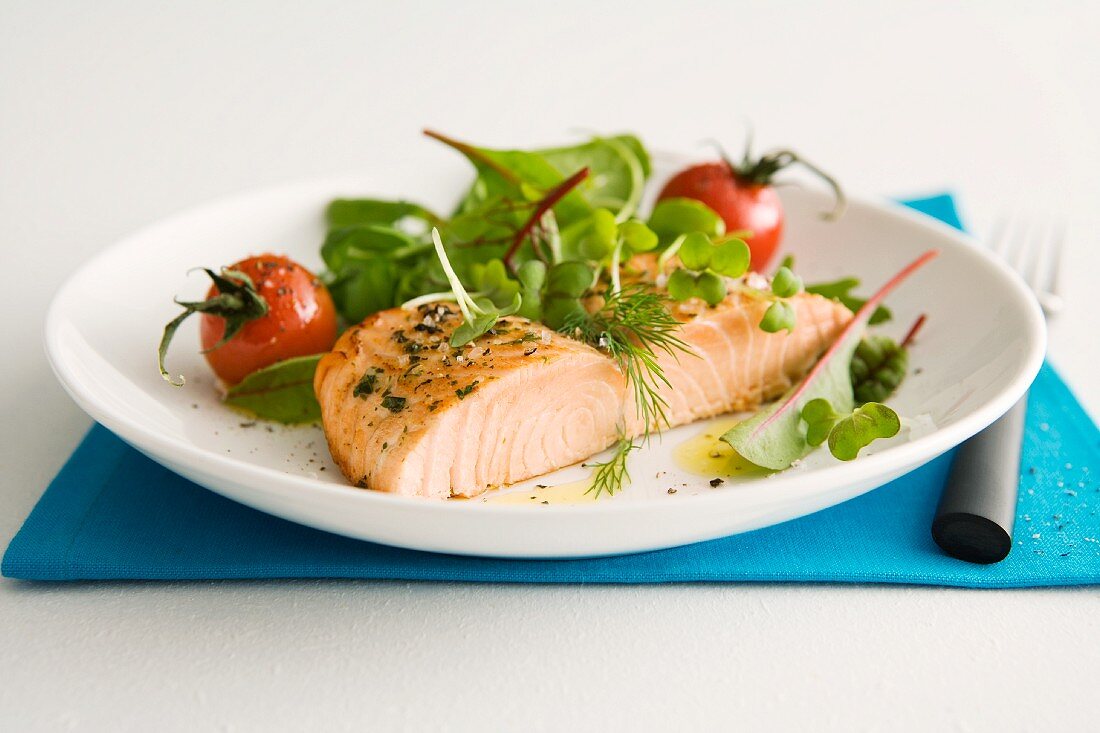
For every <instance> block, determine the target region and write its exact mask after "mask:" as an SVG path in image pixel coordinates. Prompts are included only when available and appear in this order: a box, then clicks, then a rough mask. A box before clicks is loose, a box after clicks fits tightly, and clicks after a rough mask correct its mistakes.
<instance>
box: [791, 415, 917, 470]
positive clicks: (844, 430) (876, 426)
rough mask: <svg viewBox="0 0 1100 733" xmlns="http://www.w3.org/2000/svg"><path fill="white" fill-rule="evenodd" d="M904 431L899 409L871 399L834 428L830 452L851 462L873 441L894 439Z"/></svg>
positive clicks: (830, 439) (831, 435) (830, 434)
mask: <svg viewBox="0 0 1100 733" xmlns="http://www.w3.org/2000/svg"><path fill="white" fill-rule="evenodd" d="M807 406H808V405H807ZM900 430H901V420H900V419H898V414H897V413H896V412H894V411H893V410H891V409H890V408H889V407H887V406H886V405H882V404H879V403H878V402H868V403H867V404H865V405H863V406H862V407H857V408H856V409H855V411H854V412H853V413H852V414H851V415H849V416H848V417H845V418H842V419H841V420H840V421H839V422H838V423H837V424H836V427H834V428H833V429H832V432H830V433H829V451H830V452H831V453H832V454H833V455H834V456H836V457H837V458H839V459H840V460H842V461H851V460H854V459H855V458H856V456H858V455H859V452H860V450H862V449H863V448H865V447H866V446H868V445H870V444H871V442H873V441H875V440H877V439H879V438H892V437H894V436H895V435H897V434H898V431H900Z"/></svg>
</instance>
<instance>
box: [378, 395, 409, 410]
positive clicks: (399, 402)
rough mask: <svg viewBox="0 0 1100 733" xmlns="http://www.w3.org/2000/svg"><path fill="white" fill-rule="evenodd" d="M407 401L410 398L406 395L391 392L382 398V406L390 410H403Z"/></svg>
mask: <svg viewBox="0 0 1100 733" xmlns="http://www.w3.org/2000/svg"><path fill="white" fill-rule="evenodd" d="M406 402H408V400H407V399H405V398H404V397H398V396H397V395H392V394H390V395H386V396H385V397H383V398H382V407H385V408H386V409H387V410H389V411H390V412H401V411H402V410H404V409H405V403H406Z"/></svg>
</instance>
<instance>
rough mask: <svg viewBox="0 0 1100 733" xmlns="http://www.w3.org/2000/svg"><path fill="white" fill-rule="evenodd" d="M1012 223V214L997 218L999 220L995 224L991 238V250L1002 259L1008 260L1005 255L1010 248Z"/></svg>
mask: <svg viewBox="0 0 1100 733" xmlns="http://www.w3.org/2000/svg"><path fill="white" fill-rule="evenodd" d="M1011 221H1012V215H1011V214H1009V215H1008V216H999V217H997V220H996V221H995V222H993V230H992V233H991V234H990V236H989V248H990V249H991V250H993V252H994V254H996V255H997V256H998V257H1000V258H1001V259H1007V258H1006V257H1005V253H1006V252H1007V247H1008V232H1009V230H1010V226H1009V225H1010V223H1011Z"/></svg>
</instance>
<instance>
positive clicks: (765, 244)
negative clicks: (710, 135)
mask: <svg viewBox="0 0 1100 733" xmlns="http://www.w3.org/2000/svg"><path fill="white" fill-rule="evenodd" d="M796 163H797V164H799V165H802V166H804V167H805V168H807V169H809V170H810V171H812V172H813V173H814V174H816V175H817V176H819V177H820V178H822V179H823V180H824V181H825V182H826V183H828V184H829V186H830V187H831V188H832V189H833V193H834V195H835V196H836V207H835V208H834V210H833V211H831V212H829V213H827V214H825V215H824V216H825V217H826V218H829V219H832V218H836V217H837V216H839V215H840V213H841V212H842V211H843V209H844V193H843V192H842V191H841V190H840V186H839V185H837V182H836V181H835V180H834V179H833V178H832V177H831V176H829V175H828V174H827V173H825V172H824V171H822V170H821V169H820V168H818V167H816V166H814V165H813V164H811V163H809V162H807V161H806V160H805V159H804V158H802V157H800V156H798V155H797V154H795V153H793V152H791V151H790V150H776V151H773V152H769V153H766V154H764V155H762V156H761V157H760V158H758V159H755V160H754V159H753V158H752V157H751V155H750V154H749V153H748V152H746V153H745V156H744V159H743V160H742V162H741V164H740V165H736V164H734V163H732V162H730V160H729V159H728V158H726V159H724V160H721V161H715V162H712V163H700V164H699V165H693V166H691V167H689V168H686V169H684V170H682V171H680V172H679V173H677V174H676V175H675V176H673V177H672V178H671V179H670V180H669V182H668V183H666V184H665V187H664V188H663V189H662V190H661V193H660V195H659V196H658V197H657V199H658V200H661V199H667V198H674V197H683V198H690V199H695V200H696V201H700V202H702V203H704V204H706V205H707V206H709V207H710V208H712V209H714V211H715V213H717V214H718V215H719V216H720V217H722V219H723V221H725V223H726V231H727V232H729V233H734V232H747V233H749V234H748V235H747V236H746V238H745V241H746V242H747V243H748V245H749V250H750V251H751V253H752V259H751V260H750V263H749V268H750V269H751V270H754V271H756V272H762V271H763V270H764V268H766V267H767V266H768V263H769V262H770V261H771V260H772V258H773V257H774V255H775V252H776V250H777V249H779V243H780V240H781V239H782V238H783V202H781V201H780V200H779V195H778V194H777V193H776V192H775V189H774V188H773V187H772V185H771V184H772V177H773V176H774V175H775V174H776V173H777V172H779V171H780V170H782V169H784V168H786V167H787V166H790V165H793V164H796Z"/></svg>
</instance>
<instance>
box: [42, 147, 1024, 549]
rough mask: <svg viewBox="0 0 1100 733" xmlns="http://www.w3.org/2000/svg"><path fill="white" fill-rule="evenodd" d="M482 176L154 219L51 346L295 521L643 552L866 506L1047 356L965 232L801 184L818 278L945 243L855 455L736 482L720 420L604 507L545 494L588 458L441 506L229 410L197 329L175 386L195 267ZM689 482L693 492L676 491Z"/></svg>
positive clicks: (461, 545) (87, 273)
mask: <svg viewBox="0 0 1100 733" xmlns="http://www.w3.org/2000/svg"><path fill="white" fill-rule="evenodd" d="M464 182H465V181H463V180H455V179H447V180H443V179H440V178H433V177H432V176H425V175H419V174H418V172H417V171H410V170H405V169H401V168H393V169H386V170H378V171H375V174H374V175H372V176H370V177H364V178H345V179H337V180H325V181H318V182H309V183H303V184H298V185H291V186H285V187H281V188H276V189H271V190H266V191H261V192H258V193H249V194H244V195H240V196H235V197H232V198H228V199H224V200H221V201H217V202H215V203H212V204H208V205H206V206H202V207H200V208H197V209H194V210H192V211H189V212H186V213H183V214H180V215H177V216H174V217H172V218H170V219H167V220H165V221H163V222H161V223H158V224H156V225H153V226H151V227H149V228H147V229H145V230H143V231H141V232H139V233H137V234H135V235H133V236H131V237H129V238H127V239H125V240H123V241H121V242H119V243H118V244H116V245H114V246H113V247H111V248H109V249H107V250H106V251H104V252H103V253H102V254H100V255H99V256H97V257H96V258H95V259H93V260H92V261H91V262H89V263H87V264H86V265H84V266H83V267H82V268H81V269H80V270H79V271H78V272H77V273H76V274H75V275H74V276H73V277H72V278H71V279H69V281H68V282H67V283H66V284H65V285H64V286H63V287H62V289H61V291H60V292H59V293H58V294H57V296H56V297H55V299H54V301H53V304H52V306H51V308H50V312H49V316H48V319H47V325H46V348H47V352H48V355H49V358H50V362H51V364H52V366H53V369H54V371H55V372H56V373H57V375H58V378H59V379H60V380H61V383H62V384H63V385H64V386H65V388H66V389H67V390H68V392H69V394H71V395H72V397H73V399H74V400H76V402H77V403H78V404H79V405H80V406H81V407H82V408H83V409H84V410H85V411H87V412H88V414H89V415H91V416H92V417H93V418H95V419H96V420H97V421H99V422H100V423H102V424H103V425H105V426H106V427H107V428H109V429H110V430H112V431H114V432H115V433H116V434H118V435H119V436H120V437H122V438H123V439H124V440H126V441H127V442H128V443H130V444H131V445H133V446H134V447H136V448H137V449H139V450H141V451H142V452H143V453H145V454H146V455H148V456H149V457H151V458H153V459H154V460H156V461H158V462H160V463H162V464H163V465H165V466H167V467H168V468H170V469H172V470H173V471H176V472H178V473H180V474H182V475H183V476H185V477H187V478H189V479H191V480H192V481H195V482H197V483H199V484H201V485H202V486H205V487H207V488H209V489H211V490H213V491H216V492H218V493H220V494H222V495H224V496H227V497H229V498H231V499H235V500H236V501H239V502H241V503H243V504H247V505H248V506H251V507H254V508H256V509H259V510H261V511H265V512H269V513H271V514H274V515H276V516H279V517H283V518H285V519H289V520H291V521H294V522H300V523H302V524H306V525H310V526H313V527H318V528H320V529H324V530H328V531H331V532H336V533H339V534H342V535H347V536H349V537H356V538H361V539H364V540H370V541H373V542H381V543H385V544H389V545H396V546H400V547H408V548H415V549H419V550H431V551H436V552H449V553H457V554H466V555H485V556H497V557H529V558H549V557H583V556H593V555H608V554H616V553H628V552H639V551H644V550H654V549H659V548H665V547H671V546H675V545H682V544H686V543H690V542H697V541H700V540H707V539H712V538H715V537H721V536H724V535H729V534H734V533H737V532H745V531H748V530H753V529H757V528H760V527H764V526H767V525H771V524H776V523H778V522H782V521H785V520H788V519H792V518H795V517H799V516H802V515H805V514H809V513H811V512H815V511H818V510H820V509H824V508H826V507H829V506H832V505H834V504H838V503H840V502H842V501H846V500H848V499H851V498H853V497H855V496H858V495H859V494H862V493H864V492H865V491H868V490H869V489H872V488H875V487H877V486H881V485H882V484H884V483H886V482H888V481H890V480H891V479H893V478H895V477H897V476H899V475H901V474H903V473H905V472H907V471H910V470H912V469H914V468H916V467H917V466H920V465H921V464H923V463H926V462H927V461H929V460H931V459H932V458H934V457H935V456H937V455H939V454H941V453H943V452H944V451H946V450H948V449H949V448H951V447H952V446H954V445H957V444H958V443H960V442H962V441H963V440H965V439H966V438H968V437H969V436H971V435H973V434H974V433H976V432H978V431H979V430H981V429H982V428H984V427H985V426H986V425H988V424H989V423H991V422H992V421H993V420H995V419H996V418H997V417H999V416H1000V415H1002V414H1003V413H1004V412H1006V411H1007V410H1008V408H1009V407H1010V406H1012V405H1013V404H1014V403H1015V402H1016V400H1018V399H1019V398H1020V397H1021V396H1022V395H1023V394H1024V392H1025V390H1026V389H1027V387H1028V385H1029V384H1030V383H1031V381H1032V380H1033V379H1034V377H1035V374H1036V373H1037V371H1038V369H1039V366H1040V364H1041V362H1042V358H1043V352H1044V344H1045V331H1044V324H1043V319H1042V315H1041V313H1040V311H1039V309H1038V306H1037V304H1036V303H1035V300H1034V298H1033V297H1032V296H1031V294H1030V292H1029V291H1028V290H1027V288H1026V287H1025V285H1024V284H1023V283H1022V282H1021V281H1020V279H1019V278H1018V277H1016V276H1015V275H1014V274H1013V273H1012V272H1011V271H1010V270H1009V269H1008V268H1007V267H1005V266H1004V265H1002V264H1001V263H999V262H998V261H997V260H995V259H994V258H993V257H991V256H990V255H989V254H987V253H986V252H985V251H984V250H982V249H981V248H979V247H976V246H974V245H973V244H972V242H970V241H969V240H968V239H967V238H966V237H965V236H963V235H961V234H959V233H958V232H956V231H955V230H953V229H951V228H950V227H947V226H945V225H942V224H940V223H938V222H935V221H933V220H931V219H929V218H927V217H924V216H921V215H919V214H916V213H913V212H911V211H909V210H907V209H905V208H903V207H901V206H898V205H893V204H888V203H872V202H869V201H855V202H853V203H852V204H851V206H850V207H849V209H848V211H847V213H846V214H845V215H844V216H843V218H842V219H841V220H840V221H839V222H837V223H832V224H830V223H826V222H823V221H821V219H820V218H819V217H818V216H817V214H818V212H820V211H821V210H823V209H824V208H827V207H828V205H829V203H830V202H829V200H828V198H827V197H826V196H824V195H822V194H820V193H815V192H810V191H800V190H795V189H785V190H784V192H783V197H784V204H785V206H786V209H787V220H788V229H787V233H786V238H785V245H784V251H785V252H789V253H792V254H794V255H795V256H796V257H797V260H798V271H799V273H800V274H801V275H802V276H803V277H804V278H805V279H806V281H807V282H815V281H824V280H831V279H834V278H838V277H841V276H845V275H855V276H858V277H860V278H862V279H863V283H864V285H863V287H862V289H861V290H862V292H863V293H864V294H869V293H870V291H871V290H873V289H874V288H876V287H877V286H878V285H879V284H881V283H883V282H885V281H886V280H887V279H888V278H889V276H890V275H892V274H894V272H896V271H897V270H898V269H900V268H901V267H902V266H903V265H904V264H906V263H908V262H909V261H910V260H912V259H913V258H915V257H916V256H917V255H919V254H920V253H921V252H923V251H925V250H927V249H929V248H933V247H935V248H939V249H941V250H942V255H941V256H940V257H939V258H938V259H937V260H935V261H933V262H932V263H931V264H930V265H929V266H927V267H926V268H924V269H923V270H921V271H920V272H918V273H917V274H916V275H915V276H914V277H913V278H912V279H911V280H910V281H908V282H906V283H905V284H904V285H902V287H901V288H900V289H899V290H898V291H896V293H895V294H894V295H892V296H891V297H890V299H889V305H890V307H891V308H892V309H893V311H894V314H895V320H894V321H893V322H892V323H891V324H889V327H888V328H886V329H884V330H886V331H888V332H892V333H893V334H894V335H895V336H899V335H900V334H901V333H902V331H903V330H904V329H905V328H907V327H908V326H909V324H911V323H912V321H913V320H914V318H915V317H916V316H917V315H919V314H921V313H926V314H927V315H928V322H927V324H926V326H925V328H924V330H923V331H922V332H921V336H920V340H919V344H918V345H917V346H916V348H914V349H913V352H912V356H911V367H913V368H914V371H917V372H918V373H915V374H913V373H911V374H910V376H909V378H908V379H907V380H906V381H905V383H904V385H903V386H902V388H901V390H900V391H899V392H898V394H896V395H895V396H894V397H893V398H892V399H891V401H890V402H891V404H892V405H893V406H894V408H895V409H896V410H897V411H898V413H899V414H901V415H902V416H903V418H908V419H907V420H906V423H907V426H906V427H905V428H903V430H902V433H901V434H900V435H899V436H898V437H896V438H894V439H892V440H890V441H879V442H878V443H876V444H875V445H873V446H872V448H871V449H869V450H867V451H866V452H865V454H864V455H863V456H861V457H860V458H859V459H858V460H856V461H853V462H851V463H841V462H839V461H836V460H834V459H833V458H832V457H831V456H830V455H829V454H828V452H827V451H824V450H818V451H815V452H814V453H812V454H811V455H810V456H809V457H808V458H807V459H806V460H804V461H803V462H802V463H801V465H799V466H798V467H797V468H795V469H791V470H788V471H786V472H783V473H780V474H776V475H773V476H769V477H760V478H755V479H746V480H740V481H732V480H730V481H727V482H726V483H724V484H722V485H721V486H720V487H718V488H711V486H710V485H709V483H708V480H709V478H711V477H710V476H705V475H702V476H701V475H696V474H692V473H689V472H687V471H684V470H683V469H681V468H679V467H678V466H677V465H676V463H675V461H674V460H673V451H674V449H675V447H676V446H677V445H678V444H682V443H683V442H684V441H686V440H688V439H690V438H691V437H692V436H696V435H699V434H700V433H702V432H704V431H706V429H707V424H706V423H697V424H695V425H690V426H685V427H682V428H678V429H676V430H672V431H669V432H668V433H666V434H665V435H664V436H663V437H662V438H661V439H660V440H659V441H654V442H653V443H652V444H651V445H650V446H649V447H647V448H645V449H643V450H640V451H638V452H637V453H635V454H634V455H632V457H631V463H630V472H631V474H632V476H633V477H634V479H635V480H634V481H633V483H632V485H631V486H630V487H629V488H628V489H626V490H625V491H623V492H620V493H619V494H618V495H616V496H615V497H614V498H611V499H608V498H602V499H600V500H599V501H596V502H591V501H590V502H585V503H563V504H556V503H554V502H551V503H550V504H549V505H547V504H542V503H541V499H542V498H543V497H542V495H540V494H538V493H537V492H535V491H533V487H534V485H535V484H536V483H538V484H551V485H554V484H561V483H563V482H569V481H576V480H579V479H581V478H583V477H585V476H586V475H587V471H586V470H585V469H582V468H580V467H572V468H568V469H564V470H563V471H559V472H557V473H555V474H551V475H549V476H544V477H540V478H539V479H537V480H533V481H529V482H526V483H525V484H522V485H519V486H518V487H517V488H516V491H517V492H523V493H524V494H525V495H536V496H539V500H536V501H530V502H529V503H526V504H521V505H517V504H509V503H496V502H492V501H490V502H483V501H480V500H470V501H432V500H425V499H414V498H403V497H398V496H391V495H388V494H383V493H376V492H372V491H364V490H361V489H355V488H352V487H351V486H348V485H347V484H346V483H345V482H344V480H343V477H342V476H341V475H340V473H339V471H338V470H337V469H336V467H335V466H334V465H333V463H332V462H331V459H330V458H329V456H328V452H327V449H326V447H325V441H324V436H323V434H322V432H321V430H320V428H319V427H314V426H309V427H298V428H284V427H281V426H267V425H265V424H264V423H258V424H255V425H249V424H248V422H247V420H246V419H245V418H242V417H241V416H240V415H238V414H236V413H234V412H232V411H231V410H228V409H226V408H224V407H222V406H221V405H219V403H218V400H217V395H216V392H215V389H214V383H213V377H212V375H211V373H210V371H209V370H208V369H207V367H206V365H205V363H204V362H203V360H202V357H201V356H200V355H199V354H198V353H197V343H198V341H197V327H196V323H195V322H194V321H195V320H196V319H192V322H190V323H187V324H186V325H185V326H184V328H182V329H181V330H180V333H179V334H178V335H177V337H176V341H175V345H174V347H173V351H172V353H171V354H170V355H169V369H171V370H172V371H173V372H174V373H178V372H182V373H183V374H185V375H187V376H188V378H189V379H188V384H187V386H186V387H184V388H182V389H175V388H173V387H171V386H169V385H167V384H166V383H165V382H164V381H162V380H161V378H160V375H159V374H158V372H157V369H156V363H155V350H156V344H157V342H158V340H159V338H160V334H161V330H162V328H163V326H164V324H165V323H166V322H167V321H169V320H170V319H171V318H172V317H173V316H175V315H176V314H177V312H178V308H177V307H176V306H174V305H173V303H172V296H174V295H178V296H181V297H184V298H187V299H198V298H199V297H201V295H202V294H203V292H204V291H205V288H206V285H205V284H204V283H203V282H202V280H203V277H202V276H201V275H199V274H193V275H191V276H190V277H188V275H187V274H186V273H187V272H188V270H189V269H191V268H194V267H196V266H199V265H203V266H209V267H217V266H220V265H223V264H228V263H231V262H233V261H235V260H237V259H240V258H241V257H243V256H245V255H247V254H258V253H260V252H263V251H275V252H282V253H286V254H289V255H290V256H291V257H293V258H295V259H297V260H299V261H301V262H302V263H304V264H306V265H307V266H312V267H315V268H316V267H318V266H319V264H320V262H319V255H318V246H319V243H320V241H321V239H322V238H323V235H324V225H323V219H322V211H323V209H324V206H325V204H326V203H327V202H328V201H329V200H331V199H332V198H334V197H337V196H365V195H375V196H383V197H395V196H396V195H405V196H409V197H411V198H414V199H416V200H420V201H422V202H425V203H428V204H429V205H433V204H434V205H436V206H437V207H438V208H440V209H443V210H446V208H447V207H448V206H449V205H450V204H451V202H452V201H453V200H454V198H455V196H456V195H457V193H458V192H459V191H460V190H461V188H462V186H463V184H464ZM670 488H675V489H676V492H675V493H669V491H668V490H669V489H670Z"/></svg>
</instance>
